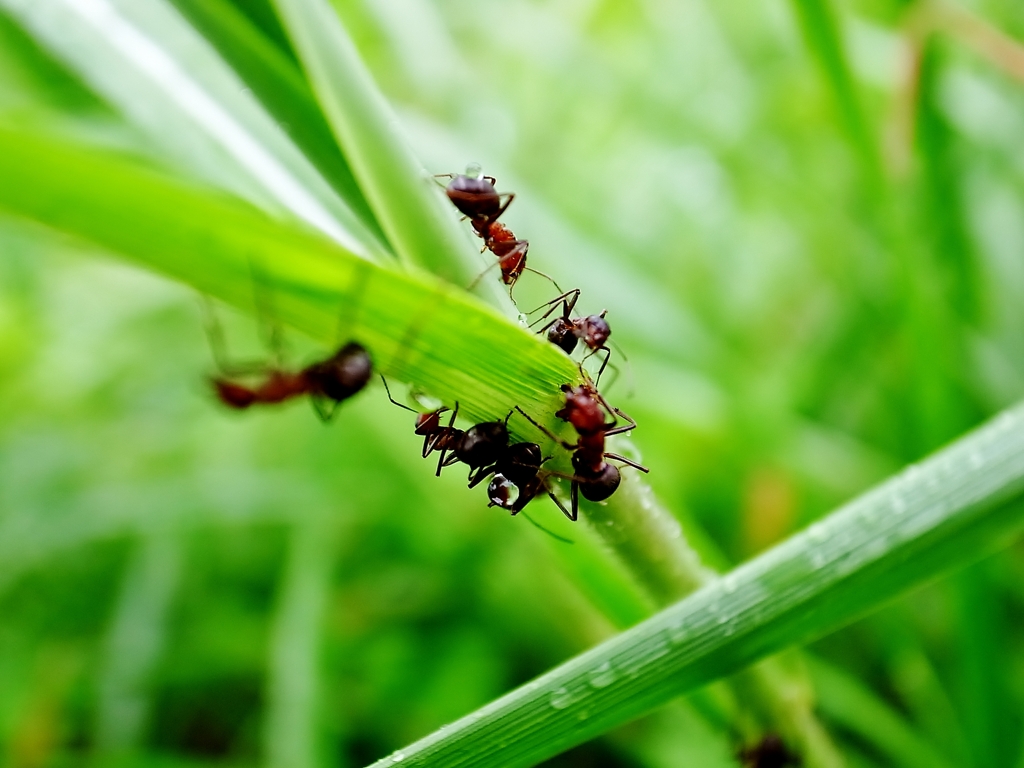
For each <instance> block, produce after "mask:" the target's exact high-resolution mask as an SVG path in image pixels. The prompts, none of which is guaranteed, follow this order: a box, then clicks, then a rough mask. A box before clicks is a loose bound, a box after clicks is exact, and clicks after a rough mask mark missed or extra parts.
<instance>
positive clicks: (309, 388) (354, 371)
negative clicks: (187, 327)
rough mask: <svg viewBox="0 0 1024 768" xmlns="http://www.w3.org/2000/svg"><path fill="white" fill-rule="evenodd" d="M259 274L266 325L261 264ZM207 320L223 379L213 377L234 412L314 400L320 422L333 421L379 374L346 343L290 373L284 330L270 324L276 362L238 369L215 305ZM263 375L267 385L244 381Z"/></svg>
mask: <svg viewBox="0 0 1024 768" xmlns="http://www.w3.org/2000/svg"><path fill="white" fill-rule="evenodd" d="M250 267H251V269H252V270H253V278H254V282H253V286H254V291H255V300H256V305H257V308H258V309H259V314H260V315H261V316H263V318H264V320H266V317H267V316H269V314H270V306H269V305H270V302H269V296H267V295H266V292H265V290H264V287H263V282H262V280H261V279H260V276H259V273H258V272H257V271H256V265H255V264H250ZM203 307H204V308H205V315H206V333H207V336H208V338H209V341H210V347H211V350H212V352H213V358H214V361H215V362H216V364H217V367H218V368H219V369H220V371H221V374H220V375H218V376H212V377H210V383H211V384H212V385H213V389H214V392H215V393H216V395H217V398H218V399H219V400H220V401H221V402H222V403H223V404H224V405H226V406H228V407H229V408H234V409H235V410H245V409H247V408H250V407H251V406H253V405H257V404H266V405H271V404H275V403H281V402H284V401H286V400H291V399H292V398H295V397H301V396H302V395H309V399H310V402H311V403H312V404H313V409H314V410H315V411H316V414H317V416H319V417H320V420H321V421H323V422H325V423H327V422H330V421H331V420H332V419H333V418H334V416H335V414H336V413H337V410H338V406H339V405H340V404H341V403H342V402H343V401H345V400H347V399H348V398H350V397H352V396H353V395H355V394H356V393H358V392H359V391H360V390H362V389H363V387H365V386H366V384H367V382H368V381H369V380H370V376H371V375H372V374H373V363H372V361H371V359H370V355H369V353H368V352H367V351H366V349H365V348H364V347H363V346H362V345H361V344H359V343H358V342H355V341H350V342H348V343H346V344H343V345H342V346H341V347H339V348H338V350H337V351H336V352H335V353H334V354H333V355H331V356H329V357H327V358H324V359H323V360H318V361H316V362H314V363H311V364H310V365H307V366H306V367H304V368H301V369H300V370H298V371H289V370H287V369H286V368H285V366H284V365H283V364H282V363H281V356H282V355H281V347H282V341H281V338H280V329H279V328H278V327H277V326H276V324H270V328H269V331H268V336H269V339H268V344H269V345H270V347H271V348H272V350H273V358H272V362H270V363H260V364H257V365H232V364H231V363H229V362H227V358H226V355H225V353H224V349H225V343H224V332H223V329H222V328H221V326H220V323H219V322H218V321H217V319H216V317H215V315H214V311H213V306H212V304H211V302H210V301H209V300H206V301H205V302H204V303H203ZM250 375H259V376H262V380H261V381H259V382H258V383H256V384H255V385H253V386H250V385H248V384H244V383H242V382H241V381H239V379H240V378H243V377H246V376H250Z"/></svg>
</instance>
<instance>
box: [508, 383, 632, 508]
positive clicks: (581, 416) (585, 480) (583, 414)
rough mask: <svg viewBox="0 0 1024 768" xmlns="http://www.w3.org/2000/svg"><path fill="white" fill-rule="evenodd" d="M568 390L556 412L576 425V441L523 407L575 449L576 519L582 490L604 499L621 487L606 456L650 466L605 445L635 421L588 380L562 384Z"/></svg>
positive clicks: (546, 431)
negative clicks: (622, 423)
mask: <svg viewBox="0 0 1024 768" xmlns="http://www.w3.org/2000/svg"><path fill="white" fill-rule="evenodd" d="M562 391H563V392H565V405H564V406H563V407H562V408H561V409H559V410H558V411H556V412H555V416H557V417H558V418H560V419H562V421H567V422H569V423H570V424H572V425H573V427H574V428H575V430H576V432H577V434H578V435H579V438H578V439H577V441H576V442H575V443H569V442H566V441H565V440H562V439H561V438H560V437H558V436H557V435H555V434H554V433H553V432H551V431H550V430H549V429H548V428H547V427H545V426H544V425H543V424H540V423H538V422H537V421H535V420H534V419H533V418H531V417H530V416H529V415H528V414H527V413H526V412H525V411H523V410H522V409H521V408H518V407H517V409H518V410H519V413H521V414H522V415H523V416H524V417H526V419H527V420H528V421H529V422H530V423H531V424H533V425H534V426H535V427H537V429H539V430H541V431H542V432H543V433H544V434H545V435H547V436H548V437H549V438H551V439H552V440H554V441H555V442H556V443H558V444H560V445H561V446H562V447H563V448H565V449H566V450H569V451H572V452H573V455H572V467H573V470H574V472H575V474H574V475H573V476H572V477H571V478H569V479H571V480H572V490H571V494H570V499H571V501H572V513H571V514H570V515H569V519H570V520H576V518H577V516H578V514H579V494H580V493H582V494H583V498H585V499H587V500H588V501H604V500H605V499H607V498H608V497H610V496H611V495H612V494H613V493H615V491H616V490H617V489H618V487H619V483H620V482H621V481H622V475H621V473H620V472H619V468H618V467H617V466H615V465H614V464H610V463H608V462H607V461H605V459H613V460H615V461H621V462H622V463H623V464H626V465H627V466H630V467H633V468H634V469H638V470H640V471H641V472H649V471H650V470H648V469H647V467H644V466H642V465H641V464H637V463H636V462H634V461H631V460H630V459H627V458H626V457H625V456H620V455H619V454H617V453H608V452H606V451H605V449H604V441H605V438H606V437H611V436H612V435H618V434H622V433H624V432H629V431H630V430H632V429H634V428H635V427H636V422H635V421H634V420H633V419H632V418H630V417H629V416H627V415H626V414H625V413H623V412H622V411H620V410H619V409H618V408H612V407H611V406H610V405H608V403H607V402H606V401H605V399H604V398H603V397H602V396H601V394H600V393H599V392H598V391H597V390H596V389H595V388H594V385H593V384H592V383H591V382H590V381H589V380H587V381H585V382H584V383H583V384H581V385H579V386H575V387H573V386H570V385H569V384H563V385H562ZM606 412H607V413H609V414H611V415H612V420H611V421H610V422H606V421H605V413H606ZM618 417H622V418H623V419H625V420H626V421H627V422H628V423H627V424H625V425H623V426H617V425H618V423H619V420H618Z"/></svg>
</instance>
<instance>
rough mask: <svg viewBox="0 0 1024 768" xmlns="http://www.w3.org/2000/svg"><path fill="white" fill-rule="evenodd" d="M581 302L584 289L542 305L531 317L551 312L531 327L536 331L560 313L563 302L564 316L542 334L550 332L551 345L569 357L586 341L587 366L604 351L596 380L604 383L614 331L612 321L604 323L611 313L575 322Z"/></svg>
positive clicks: (575, 290) (573, 291)
mask: <svg viewBox="0 0 1024 768" xmlns="http://www.w3.org/2000/svg"><path fill="white" fill-rule="evenodd" d="M579 298H580V289H579V288H573V289H572V290H571V291H566V292H565V293H563V294H562V295H561V296H556V297H555V298H553V299H552V300H551V301H548V302H545V303H544V304H541V305H540V306H539V307H537V309H534V310H532V311H531V312H528V313H527V314H530V315H532V314H533V313H534V312H537V311H538V310H541V309H543V308H544V307H550V309H548V311H547V312H545V313H544V314H543V315H541V316H540V317H539V318H537V319H536V320H535V321H534V322H533V323H531V324H530V327H531V328H532V327H533V326H534V325H536V324H537V323H539V322H541V321H542V320H546V319H547V318H548V317H550V316H551V313H552V312H554V311H556V310H557V309H558V303H559V302H561V303H562V314H561V315H559V316H557V317H556V318H555V319H554V320H552V321H551V322H549V323H547V325H545V326H543V327H542V328H541V329H540V330H539V331H538V333H544V332H545V331H547V337H548V341H550V342H551V343H552V344H554V345H555V346H557V347H558V348H559V349H561V350H562V351H564V352H565V353H566V354H567V355H571V354H572V353H573V351H574V350H575V349H576V344H577V343H578V342H580V341H582V342H583V344H584V345H585V346H586V347H587V349H589V350H590V351H589V352H588V353H587V354H586V355H585V356H584V358H583V361H581V362H585V361H586V359H587V358H588V357H590V356H591V355H595V354H597V353H598V352H600V351H604V353H605V355H604V360H603V361H602V362H601V368H600V369H599V370H598V372H597V377H596V378H595V381H597V382H599V381H601V374H603V373H604V369H605V368H606V367H607V365H608V359H609V358H610V357H611V356H612V351H611V349H610V348H609V347H608V346H607V341H608V338H609V337H610V336H611V335H612V329H611V326H610V325H608V321H607V320H605V319H604V316H605V315H606V314H608V310H607V309H605V310H602V312H601V314H599V315H587V316H586V317H581V318H578V319H576V320H573V319H572V318H571V317H570V315H571V314H572V311H573V309H575V308H576V302H577V301H578V300H579ZM612 368H615V366H614V365H613V366H612Z"/></svg>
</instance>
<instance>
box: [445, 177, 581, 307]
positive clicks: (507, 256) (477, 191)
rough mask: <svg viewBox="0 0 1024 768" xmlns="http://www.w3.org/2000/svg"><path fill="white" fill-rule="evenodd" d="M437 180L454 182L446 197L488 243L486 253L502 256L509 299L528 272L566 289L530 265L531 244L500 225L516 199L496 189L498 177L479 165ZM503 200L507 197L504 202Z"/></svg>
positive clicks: (485, 248)
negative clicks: (484, 171)
mask: <svg viewBox="0 0 1024 768" xmlns="http://www.w3.org/2000/svg"><path fill="white" fill-rule="evenodd" d="M435 178H448V179H451V181H450V182H448V186H446V187H445V194H446V195H448V199H449V200H451V202H452V204H453V205H454V206H455V207H456V208H458V209H459V211H460V212H461V213H462V214H463V215H464V216H465V217H466V218H468V219H469V221H470V224H472V225H473V231H474V232H475V233H476V235H477V237H479V238H481V239H482V240H483V241H484V248H483V250H485V251H490V252H491V253H493V254H494V255H495V256H497V257H498V260H497V262H495V264H496V266H498V268H499V269H501V281H502V282H503V283H504V284H505V285H507V286H508V293H509V297H511V296H512V291H513V289H514V288H515V284H516V281H517V280H518V279H519V277H520V276H521V275H522V274H523V272H524V271H530V272H533V273H535V274H538V275H541V276H542V277H546V278H547V279H548V280H551V283H552V284H553V285H554V286H555V288H556V289H558V290H559V291H561V290H562V289H561V288H559V287H558V283H556V282H555V281H554V280H553V279H552V278H551V277H550V276H549V275H546V274H544V273H543V272H540V271H539V270H536V269H533V268H532V267H528V266H526V253H527V251H528V250H529V249H530V241H529V240H520V239H518V238H517V237H516V236H515V234H514V233H513V232H512V230H511V229H509V228H508V227H506V226H505V225H504V224H499V223H498V219H499V218H500V217H501V215H502V214H503V213H504V212H505V209H506V208H508V207H509V205H510V204H511V203H512V201H513V200H514V199H515V193H514V192H502V193H499V192H498V191H497V190H496V189H495V188H494V185H495V183H497V182H496V181H495V178H494V177H493V176H484V175H483V174H482V172H481V170H480V166H478V165H471V166H469V167H468V168H467V169H466V173H465V174H453V173H439V174H437V175H436V176H435ZM502 198H507V199H506V200H505V202H504V203H502ZM487 269H491V267H488V268H487ZM487 269H485V270H484V271H483V272H481V273H480V274H479V275H478V276H477V278H476V280H474V281H473V282H472V284H471V285H470V286H469V287H470V288H471V289H472V288H473V287H474V286H475V285H476V284H477V282H479V280H480V278H482V277H483V276H484V275H485V274H487Z"/></svg>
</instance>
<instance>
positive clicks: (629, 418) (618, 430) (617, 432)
mask: <svg viewBox="0 0 1024 768" xmlns="http://www.w3.org/2000/svg"><path fill="white" fill-rule="evenodd" d="M606 407H607V406H606ZM611 410H612V412H613V413H615V414H616V415H617V416H621V417H622V418H624V419H625V420H626V421H628V422H629V423H628V424H624V425H623V426H621V427H616V428H615V429H608V430H605V433H604V436H605V437H611V436H612V435H621V434H622V433H623V432H629V431H630V430H633V429H636V421H634V420H633V417H632V416H630V415H628V414H625V413H623V412H622V411H620V410H619V409H618V408H612V409H611Z"/></svg>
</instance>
